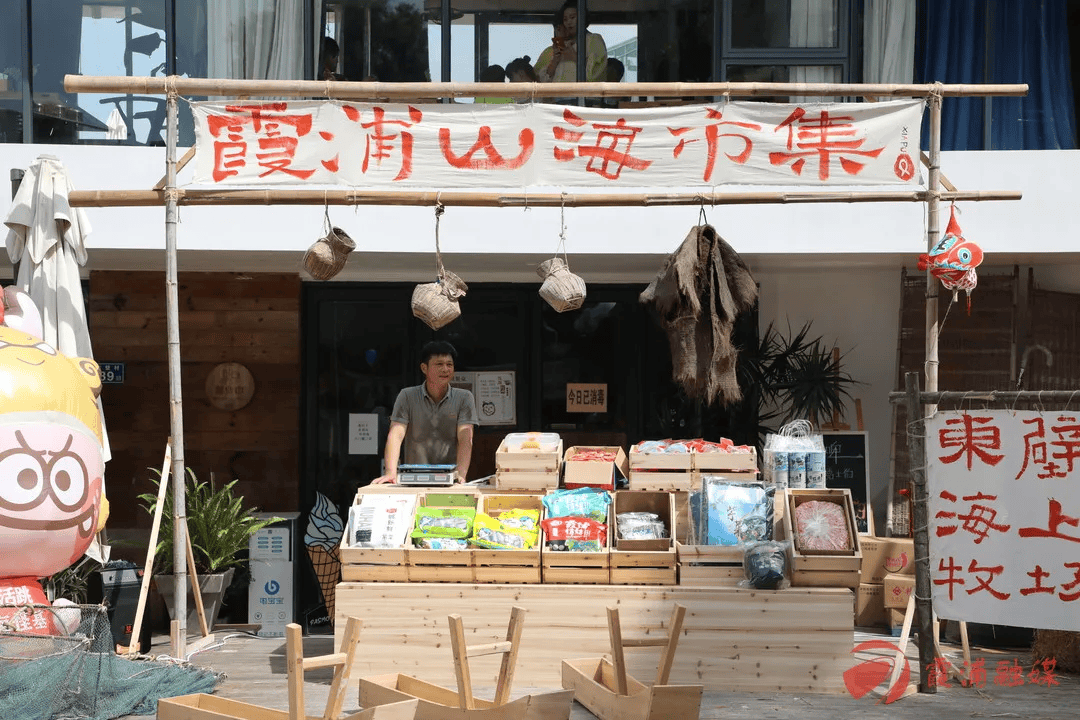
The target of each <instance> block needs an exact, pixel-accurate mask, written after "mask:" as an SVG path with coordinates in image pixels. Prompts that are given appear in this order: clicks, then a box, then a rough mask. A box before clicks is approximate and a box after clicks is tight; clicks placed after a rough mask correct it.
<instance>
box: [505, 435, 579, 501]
mask: <svg viewBox="0 0 1080 720" xmlns="http://www.w3.org/2000/svg"><path fill="white" fill-rule="evenodd" d="M507 440H508V439H507V438H504V439H503V441H502V443H500V444H499V449H498V450H496V451H495V487H496V489H498V490H526V491H529V492H536V493H544V492H547V491H548V490H554V489H555V488H557V487H559V476H560V474H561V472H562V463H563V444H562V439H561V438H560V439H559V440H558V441H557V442H554V443H547V442H545V443H539V442H538V443H537V445H539V446H540V447H538V448H537V449H529V448H522V449H515V448H514V447H513V443H508V441H507ZM549 447H550V449H547V448H549Z"/></svg>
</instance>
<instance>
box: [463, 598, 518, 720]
mask: <svg viewBox="0 0 1080 720" xmlns="http://www.w3.org/2000/svg"><path fill="white" fill-rule="evenodd" d="M448 620H449V621H450V644H451V646H452V647H453V650H454V673H455V674H456V675H457V687H458V705H459V706H460V707H461V708H462V709H463V710H474V709H475V708H476V698H475V697H474V696H473V691H472V674H471V673H470V671H469V658H470V657H476V656H479V655H495V654H498V653H502V656H503V659H502V665H501V666H500V668H499V679H498V682H497V683H496V685H495V706H496V707H498V706H499V705H505V704H506V703H507V701H508V700H509V699H510V686H511V685H512V684H513V682H514V669H515V667H516V666H517V654H518V645H519V643H520V642H521V629H522V627H524V625H525V608H522V607H517V606H515V607H514V608H513V609H512V610H511V611H510V625H509V627H507V629H506V640H502V641H500V642H494V643H487V644H485V645H466V644H465V627H464V625H463V624H462V622H461V616H460V615H457V614H455V615H450V616H449V618H448Z"/></svg>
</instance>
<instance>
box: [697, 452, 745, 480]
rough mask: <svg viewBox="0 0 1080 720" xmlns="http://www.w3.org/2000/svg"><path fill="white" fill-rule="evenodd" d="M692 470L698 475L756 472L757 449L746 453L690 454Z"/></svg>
mask: <svg viewBox="0 0 1080 720" xmlns="http://www.w3.org/2000/svg"><path fill="white" fill-rule="evenodd" d="M690 457H691V458H693V469H694V470H697V471H698V472H700V473H706V474H707V473H711V472H749V471H755V472H756V471H757V469H758V463H757V449H756V448H750V452H748V453H723V452H711V453H697V452H696V453H691V455H690Z"/></svg>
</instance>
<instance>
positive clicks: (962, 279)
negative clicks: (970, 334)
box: [918, 205, 983, 315]
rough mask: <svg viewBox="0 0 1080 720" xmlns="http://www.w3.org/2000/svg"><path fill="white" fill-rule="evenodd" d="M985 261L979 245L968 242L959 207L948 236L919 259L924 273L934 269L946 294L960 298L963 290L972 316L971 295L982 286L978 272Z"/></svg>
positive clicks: (952, 216) (951, 214)
mask: <svg viewBox="0 0 1080 720" xmlns="http://www.w3.org/2000/svg"><path fill="white" fill-rule="evenodd" d="M982 261H983V251H982V248H981V247H979V246H978V245H977V244H976V243H973V242H971V241H970V240H966V239H965V238H964V234H963V231H962V230H961V229H960V223H958V222H957V221H956V205H952V206H951V207H950V210H949V225H948V227H946V228H945V235H944V236H942V238H941V240H939V241H938V243H937V245H935V246H934V249H933V250H931V251H930V252H929V253H923V254H922V255H920V256H919V262H918V266H919V269H920V270H926V269H927V268H929V269H930V274H931V275H933V276H934V277H936V278H937V279H938V280H941V284H942V285H944V286H945V289H946V290H952V291H953V302H955V301H956V295H957V293H959V291H961V290H963V291H964V292H965V293H966V294H967V311H968V315H970V314H971V291H972V290H974V289H975V286H976V285H977V284H978V282H979V277H978V275H977V274H976V273H975V268H977V267H978V266H979V264H980V263H982Z"/></svg>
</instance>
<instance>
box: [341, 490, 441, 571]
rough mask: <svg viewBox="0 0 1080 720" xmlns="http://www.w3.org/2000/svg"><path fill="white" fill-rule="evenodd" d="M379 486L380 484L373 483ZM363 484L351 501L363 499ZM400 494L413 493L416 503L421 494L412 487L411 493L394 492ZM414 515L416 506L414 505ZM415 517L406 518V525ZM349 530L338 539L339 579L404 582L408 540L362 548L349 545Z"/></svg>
mask: <svg viewBox="0 0 1080 720" xmlns="http://www.w3.org/2000/svg"><path fill="white" fill-rule="evenodd" d="M375 487H379V486H375ZM365 490H366V488H360V491H358V492H357V494H356V500H355V502H354V505H359V504H360V502H361V501H362V499H363V497H364V494H365V492H364V491H365ZM395 494H401V495H407V494H412V495H416V497H417V503H419V502H420V498H421V497H422V495H423V491H417V490H416V489H415V488H413V489H412V491H411V493H395ZM413 516H415V508H414V509H413ZM413 522H414V517H410V518H409V523H408V524H409V527H410V528H411V527H412V524H413ZM347 536H348V532H346V536H345V537H343V538H342V540H341V546H340V550H339V552H340V557H341V579H342V581H344V582H406V581H407V580H408V579H409V570H408V560H407V558H406V553H407V552H408V548H409V545H408V543H409V540H408V539H406V542H405V543H402V545H400V546H399V547H396V548H363V547H356V546H353V545H348V544H347V542H348V541H349V538H348V537H347Z"/></svg>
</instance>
